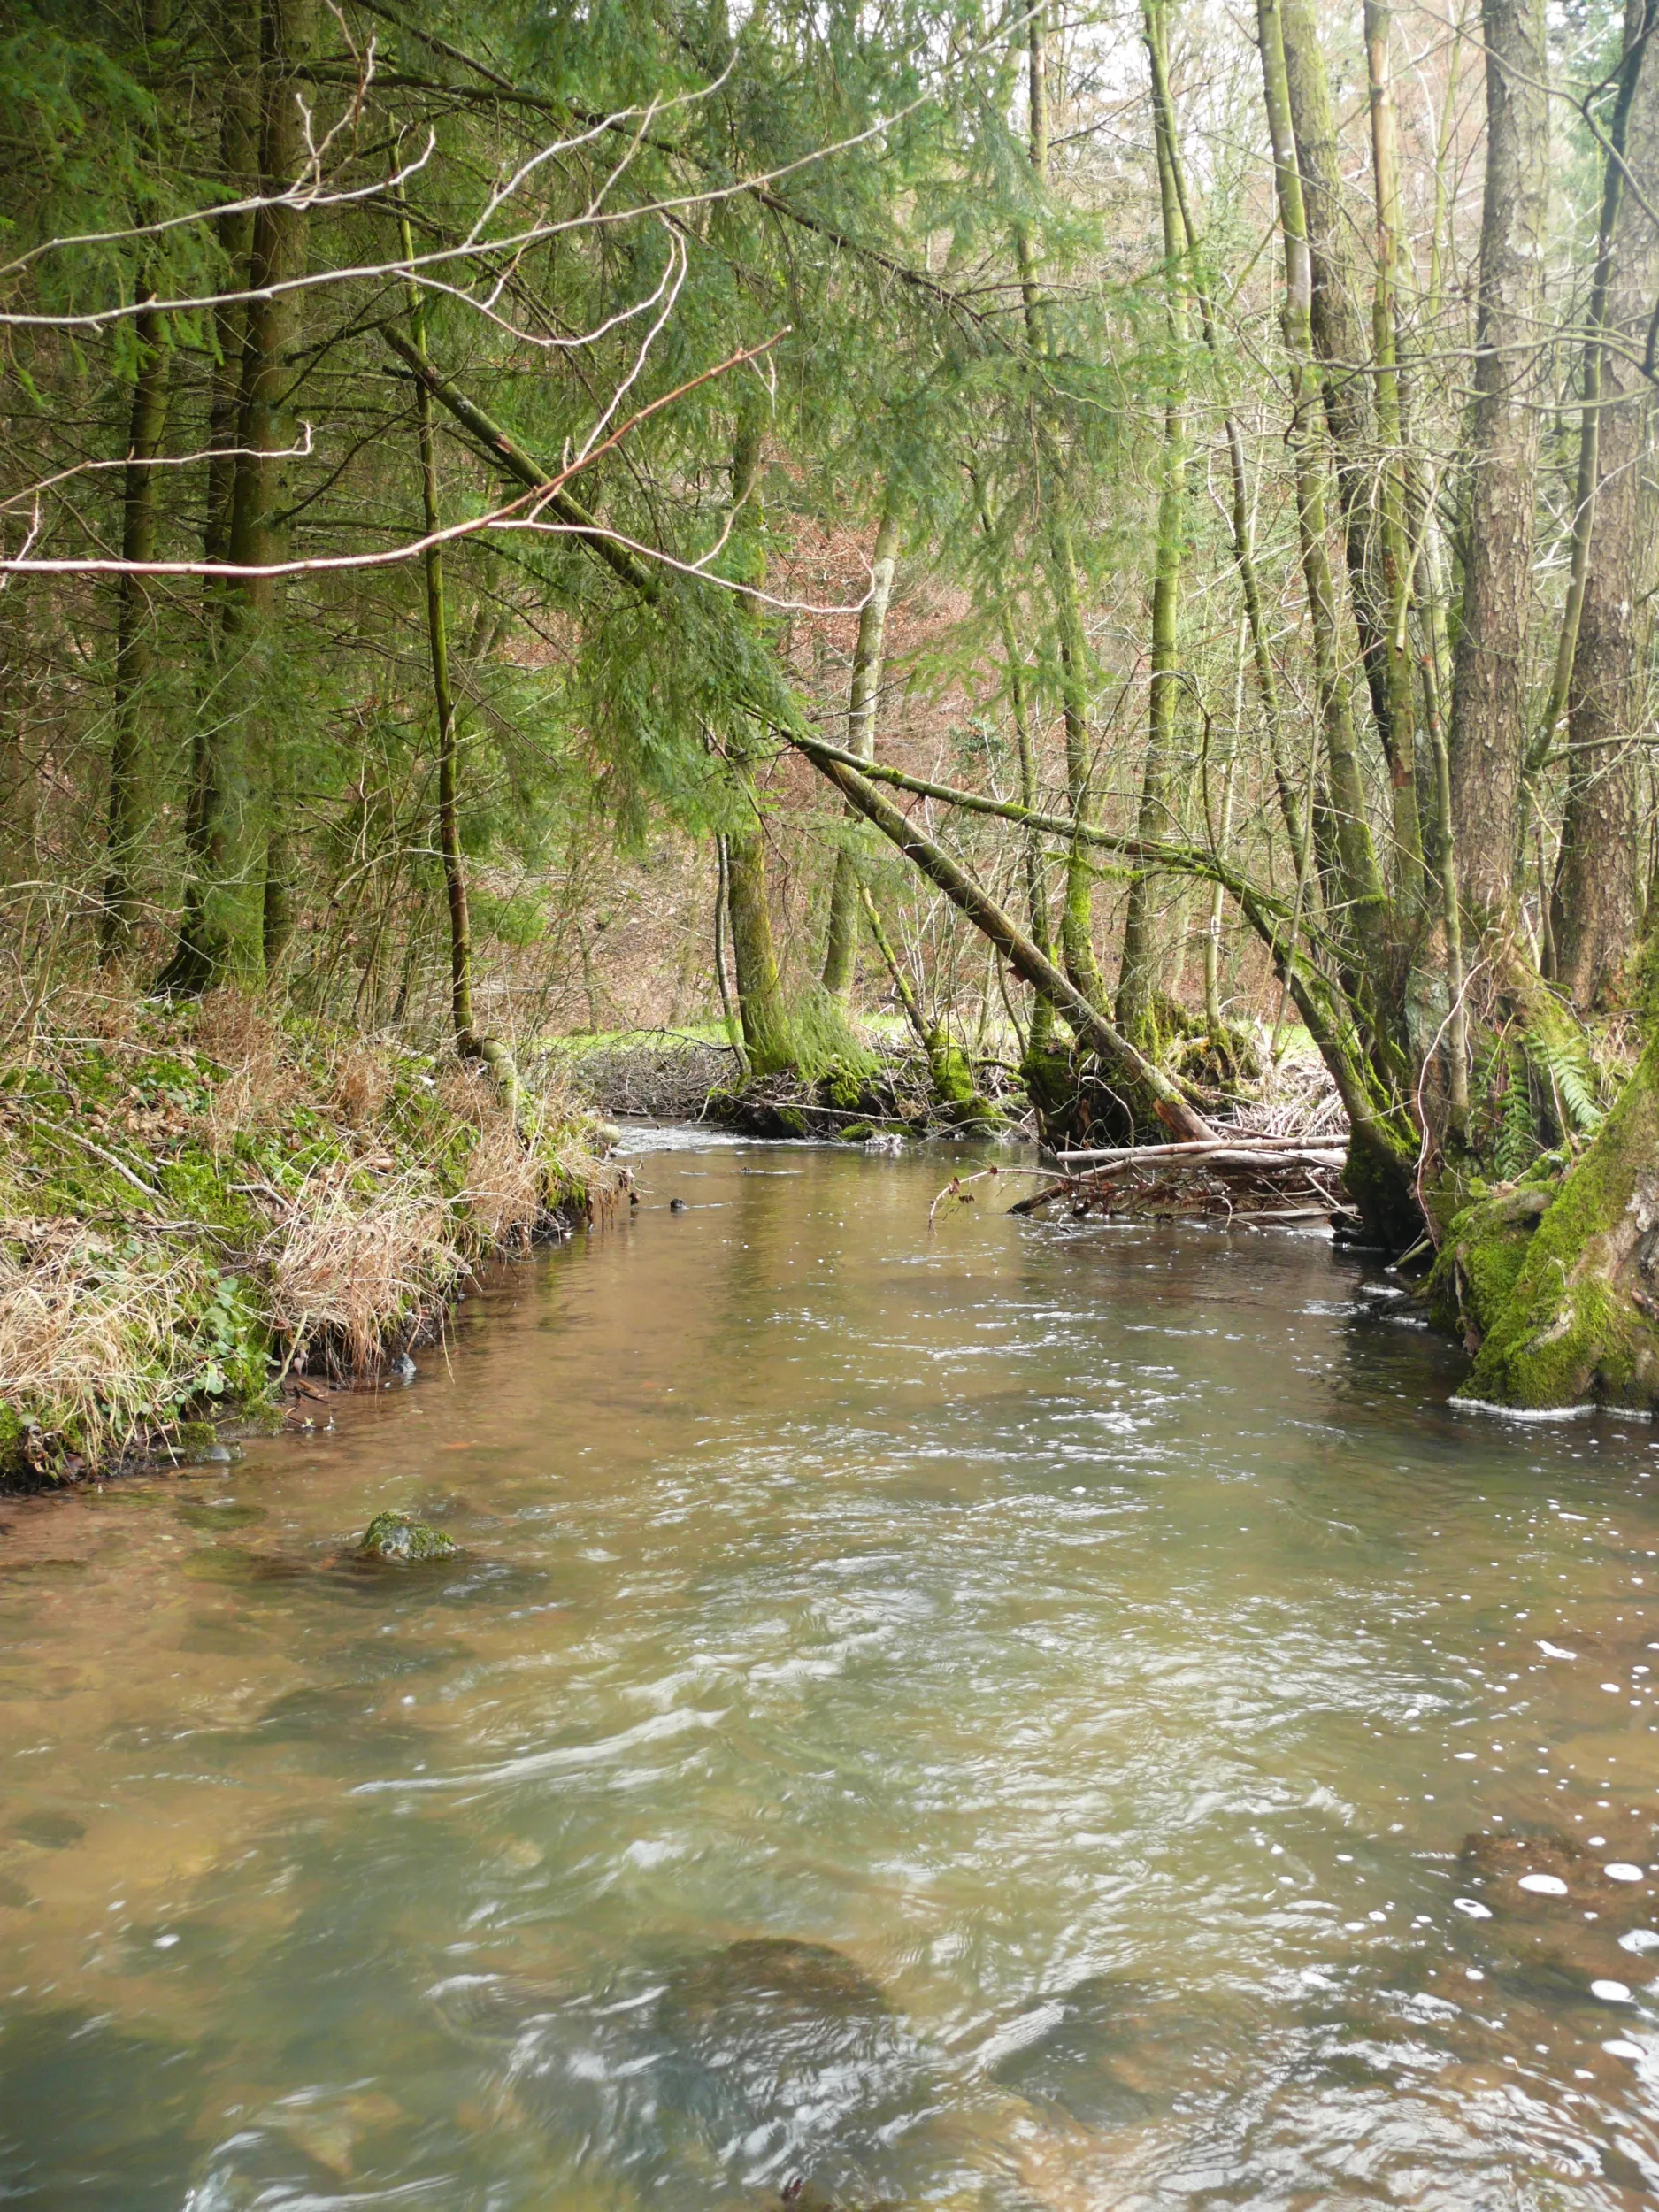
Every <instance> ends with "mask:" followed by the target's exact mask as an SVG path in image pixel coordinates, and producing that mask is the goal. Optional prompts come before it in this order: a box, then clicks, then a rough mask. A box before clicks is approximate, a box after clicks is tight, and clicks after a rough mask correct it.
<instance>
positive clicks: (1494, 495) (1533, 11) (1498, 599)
mask: <svg viewBox="0 0 1659 2212" xmlns="http://www.w3.org/2000/svg"><path fill="white" fill-rule="evenodd" d="M1481 26H1482V30H1483V33H1484V35H1485V40H1486V187H1485V195H1484V199H1483V203H1482V213H1481V226H1480V276H1479V310H1478V316H1477V324H1476V332H1475V374H1474V385H1475V405H1474V419H1473V424H1472V426H1471V435H1470V441H1469V447H1468V458H1469V475H1470V484H1469V497H1468V510H1467V520H1466V524H1465V526H1464V530H1463V605H1462V611H1461V616H1460V619H1459V623H1458V631H1457V640H1456V648H1455V657H1454V663H1453V677H1452V711H1451V726H1450V733H1449V749H1450V759H1451V784H1452V810H1453V817H1454V822H1455V832H1456V839H1457V853H1458V867H1459V872H1460V875H1461V878H1462V890H1463V902H1464V906H1465V909H1466V910H1467V912H1468V913H1469V915H1470V918H1471V921H1472V923H1473V926H1474V927H1475V929H1476V930H1477V931H1478V932H1483V933H1484V932H1486V931H1487V930H1489V929H1494V928H1496V929H1500V930H1502V931H1505V932H1509V931H1511V930H1512V928H1513V919H1514V911H1515V862H1516V855H1517V850H1518V849H1519V833H1520V818H1519V803H1520V790H1521V770H1522V765H1523V763H1524V761H1525V757H1526V750H1527V744H1526V732H1525V702H1526V649H1527V638H1528V632H1529V628H1530V620H1531V615H1532V537H1533V512H1534V503H1535V499H1536V487H1537V471H1538V412H1537V408H1536V406H1535V405H1534V400H1535V398H1536V396H1537V392H1538V385H1539V362H1540V354H1541V352H1542V350H1543V349H1542V346H1541V344H1540V333H1541V328H1542V318H1543V313H1544V251H1545V245H1546V227H1547V217H1548V188H1549V113H1548V94H1547V91H1546V81H1547V78H1548V60H1547V58H1546V55H1545V50H1544V8H1543V0H1482V6H1481Z"/></svg>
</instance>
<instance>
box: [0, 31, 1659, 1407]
mask: <svg viewBox="0 0 1659 2212" xmlns="http://www.w3.org/2000/svg"><path fill="white" fill-rule="evenodd" d="M6 19H7V20H6V25H5V29H4V39H3V40H0V72H3V81H4V115H5V123H4V134H3V135H0V205H3V206H4V218H5V222H4V238H3V240H0V256H3V258H0V345H3V346H4V398H3V400H0V405H3V407H4V423H5V435H4V459H3V461H0V468H3V470H4V481H3V482H0V655H3V656H4V694H3V699H4V705H3V717H4V727H3V730H0V787H3V789H4V803H3V807H0V931H3V932H4V941H5V947H6V961H7V966H8V969H9V971H10V973H9V978H8V980H7V983H6V986H5V991H6V999H7V1004H6V1014H5V1018H6V1020H7V1024H8V1032H9V1034H8V1042H7V1045H6V1047H5V1054H6V1057H7V1059H8V1061H9V1062H10V1063H11V1064H12V1074H10V1075H8V1077H7V1078H6V1081H7V1082H8V1084H10V1085H12V1093H11V1096H12V1102H13V1105H14V1106H16V1105H17V1102H19V1100H21V1099H22V1098H23V1097H24V1096H25V1094H27V1092H28V1087H29V1084H30V1082H31V1081H32V1080H33V1076H32V1074H31V1070H32V1069H33V1068H34V1066H35V1061H36V1059H37V1058H38V1057H39V1056H41V1055H42V1053H47V1050H48V1043H49V1041H50V1040H51V1039H52V1038H54V1037H56V1038H58V1039H59V1040H60V1041H61V1039H62V1038H63V1037H64V1036H67V1035H69V1034H71V1033H73V1032H74V1030H75V1026H76V1024H77V1022H81V1025H82V1026H83V1027H84V1026H85V1020H84V1018H83V1017H84V1010H85V1009H86V1008H87V1007H88V1005H90V1004H92V1003H93V1002H95V1001H98V1002H104V1003H114V1002H119V1001H120V1000H121V999H122V997H123V995H125V996H126V1000H127V1002H128V1005H129V1015H128V1017H127V1018H128V1019H134V1018H139V1017H137V1016H134V1015H131V1013H130V1008H131V1007H132V1006H141V1007H150V1008H160V1009H174V1010H180V1009H182V1010H189V1009H192V1008H197V1009H199V1008H204V1007H211V1006H212V1005H214V1004H216V1003H219V1004H228V1003H230V1002H233V1001H234V1002H236V1003H239V1004H241V1005H242V1006H243V1007H244V1008H251V1009H253V1010H256V1011H257V1010H274V1011H275V1012H277V1013H280V1016H281V1018H284V1019H288V1018H293V1019H296V1020H300V1021H304V1022H310V1023H313V1024H323V1025H327V1024H334V1025H342V1028H343V1031H344V1032H346V1033H350V1034H353V1035H359V1036H365V1037H366V1036H376V1037H388V1038H392V1039H395V1040H402V1041H403V1042H404V1043H406V1044H407V1045H409V1046H410V1047H411V1048H419V1049H420V1050H422V1051H424V1052H426V1053H427V1054H429V1055H432V1056H434V1059H433V1065H434V1067H437V1068H439V1069H441V1070H442V1069H444V1068H449V1069H453V1068H456V1067H459V1068H461V1069H463V1070H471V1071H475V1072H476V1073H477V1074H478V1075H479V1076H480V1079H482V1078H483V1077H484V1076H485V1075H486V1074H487V1075H488V1078H489V1079H490V1080H492V1081H493V1082H495V1084H496V1085H497V1086H498V1087H504V1089H505V1093H506V1094H508V1095H510V1097H511V1100H512V1101H513V1102H514V1103H513V1106H512V1111H513V1113H514V1114H515V1115H516V1114H517V1112H518V1104H517V1101H518V1086H519V1071H518V1059H519V1058H522V1057H523V1056H524V1054H525V1051H526V1048H528V1047H529V1046H531V1045H532V1044H534V1043H535V1042H536V1041H539V1040H541V1039H544V1038H546V1037H548V1036H549V1035H553V1034H557V1033H560V1032H564V1031H577V1030H591V1031H595V1032H600V1031H607V1032H608V1031H618V1030H644V1029H650V1028H658V1029H662V1028H667V1029H672V1028H674V1027H675V1026H677V1025H686V1026H688V1027H691V1028H696V1027H697V1025H702V1033H703V1034H705V1035H710V1036H713V1037H715V1038H717V1039H720V1040H724V1042H725V1044H726V1059H727V1063H728V1064H729V1067H730V1069H731V1071H732V1072H731V1079H730V1082H731V1087H732V1088H733V1089H734V1090H736V1091H739V1092H741V1091H742V1090H743V1089H744V1088H745V1087H756V1086H761V1087H764V1086H766V1085H768V1084H770V1085H771V1086H772V1090H771V1092H770V1093H768V1095H773V1096H780V1095H783V1094H784V1090H780V1088H779V1086H780V1083H783V1084H784V1087H785V1089H787V1086H788V1084H791V1083H792V1084H794V1085H795V1090H796V1093H798V1094H802V1095H807V1096H810V1095H813V1094H815V1093H816V1094H819V1095H824V1094H826V1087H830V1088H831V1089H833V1087H835V1086H837V1085H839V1086H841V1091H840V1092H838V1093H837V1095H841V1094H844V1095H845V1096H846V1097H848V1098H849V1099H853V1100H856V1097H857V1096H858V1095H859V1086H860V1084H861V1083H862V1082H864V1081H865V1080H866V1079H867V1078H868V1077H869V1074H870V1071H871V1069H872V1065H873V1064H874V1063H873V1061H872V1044H871V1038H872V1033H873V1032H872V1027H871V1024H872V1020H875V1019H878V1018H879V1019H885V1020H887V1022H888V1023H889V1025H894V1024H895V1023H896V1024H898V1025H902V1026H905V1027H906V1028H907V1030H908V1032H910V1033H913V1036H914V1040H915V1048H916V1051H917V1052H918V1054H919V1055H920V1060H921V1064H922V1065H923V1066H924V1067H925V1070H926V1077H927V1080H928V1081H929V1083H930V1084H931V1085H932V1087H933V1089H934V1091H935V1093H936V1094H937V1096H938V1099H939V1100H940V1101H941V1102H942V1104H943V1105H944V1106H945V1107H946V1108H953V1107H954V1108H955V1109H956V1110H966V1109H970V1108H972V1107H974V1106H975V1104H976V1102H980V1101H981V1098H982V1094H983V1093H985V1092H988V1091H993V1090H995V1091H997V1092H999V1093H1000V1094H1001V1095H1002V1096H1003V1097H1004V1098H1008V1097H1011V1098H1014V1099H1016V1100H1017V1101H1018V1102H1019V1103H1020V1105H1021V1108H1022V1110H1029V1112H1030V1113H1031V1114H1032V1115H1033V1117H1034V1119H1035V1125H1036V1126H1037V1127H1038V1128H1039V1130H1040V1131H1041V1135H1042V1137H1043V1139H1044V1141H1046V1142H1047V1143H1048V1145H1049V1146H1051V1147H1056V1146H1057V1147H1065V1146H1068V1145H1069V1146H1072V1147H1083V1148H1087V1147H1088V1146H1090V1145H1094V1146H1096V1147H1099V1146H1107V1147H1119V1148H1121V1147H1124V1146H1127V1145H1133V1144H1136V1143H1144V1142H1152V1143H1163V1144H1168V1143H1171V1142H1176V1143H1187V1144H1200V1143H1204V1142H1211V1143H1213V1142H1215V1141H1217V1133H1225V1131H1226V1130H1227V1129H1228V1128H1229V1127H1231V1126H1232V1125H1233V1110H1234V1107H1235V1106H1236V1104H1237V1102H1238V1101H1239V1100H1240V1098H1241V1097H1244V1096H1247V1095H1248V1094H1249V1093H1250V1090H1251V1086H1252V1085H1253V1084H1259V1083H1260V1082H1261V1081H1262V1079H1263V1077H1264V1076H1265V1075H1266V1074H1267V1073H1268V1071H1269V1070H1270V1068H1271V1064H1273V1063H1274V1062H1275V1060H1276V1058H1277V1056H1279V1054H1280V1053H1281V1052H1282V1051H1283V1050H1284V1049H1285V1048H1286V1046H1287V1045H1288V1044H1289V1043H1290V1042H1291V1041H1293V1039H1294V1041H1298V1042H1299V1043H1300V1045H1301V1046H1302V1048H1303V1049H1304V1050H1305V1051H1306V1052H1307V1053H1308V1054H1309V1055H1310V1056H1312V1055H1317V1059H1318V1062H1319V1063H1320V1064H1322V1067H1323V1070H1324V1071H1325V1073H1324V1078H1323V1079H1328V1084H1329V1086H1331V1087H1333V1089H1334V1093H1335V1096H1336V1100H1337V1101H1338V1102H1339V1103H1340V1118H1341V1121H1342V1123H1343V1124H1344V1125H1345V1127H1346V1136H1345V1139H1344V1142H1345V1147H1346V1164H1345V1169H1344V1179H1345V1184H1346V1190H1347V1194H1348V1202H1349V1203H1350V1204H1351V1206H1352V1208H1353V1210H1354V1213H1355V1217H1356V1225H1357V1233H1361V1234H1363V1237H1364V1239H1365V1240H1368V1241H1369V1242H1371V1244H1373V1245H1376V1246H1379V1247H1380V1248H1382V1249H1383V1250H1384V1251H1385V1252H1386V1254H1388V1255H1390V1256H1393V1257H1394V1258H1402V1257H1403V1258H1405V1259H1406V1260H1408V1261H1415V1263H1417V1267H1418V1269H1419V1271H1421V1270H1422V1269H1425V1268H1426V1267H1427V1266H1428V1265H1429V1264H1430V1263H1432V1283H1431V1293H1432V1298H1433V1301H1434V1305H1435V1310H1436V1313H1437V1316H1438V1317H1439V1319H1440V1322H1441V1324H1442V1325H1444V1326H1446V1327H1448V1328H1449V1329H1450V1330H1451V1331H1452V1332H1453V1333H1455V1335H1456V1336H1457V1337H1458V1338H1460V1339H1461V1340H1462V1341H1463V1343H1464V1345H1465V1347H1466V1348H1467V1349H1468V1350H1469V1351H1470V1352H1471V1353H1472V1354H1474V1356H1475V1367H1474V1372H1473V1377H1472V1379H1471V1384H1470V1386H1469V1387H1470V1390H1471V1394H1473V1395H1474V1396H1476V1397H1478V1398H1480V1399H1483V1400H1486V1401H1489V1402H1500V1403H1504V1404H1509V1405H1516V1406H1522V1407H1544V1406H1551V1405H1563V1404H1571V1403H1575V1402H1581V1401H1584V1400H1586V1399H1589V1398H1596V1399H1601V1400H1606V1401H1609V1402H1615V1403H1622V1404H1626V1405H1630V1406H1633V1407H1638V1408H1648V1407H1651V1406H1653V1405H1654V1404H1655V1402H1659V780H1656V778H1655V758H1654V751H1653V743H1654V733H1655V654H1654V642H1653V641H1654V636H1655V625H1654V622H1653V619H1652V615H1653V605H1654V594H1655V587H1656V586H1659V529H1655V517H1656V516H1659V476H1656V474H1655V452H1654V444H1653V437H1652V430H1653V424H1654V420H1655V409H1654V406H1653V395H1654V391H1655V382H1656V380H1659V37H1655V21H1656V19H1659V6H1655V0H1626V4H1625V5H1624V7H1623V9H1622V10H1621V9H1620V8H1618V7H1617V6H1607V5H1604V4H1602V0H1571V4H1564V5H1561V6H1557V7H1555V8H1554V9H1547V8H1546V7H1545V5H1544V4H1543V0H1448V8H1447V9H1446V10H1445V11H1444V12H1442V11H1441V10H1440V8H1439V7H1438V6H1435V5H1432V4H1426V0H1425V4H1409V5H1399V6H1393V7H1391V6H1389V5H1387V4H1385V0H1363V4H1362V0H1351V4H1346V5H1343V6H1341V7H1339V8H1335V9H1325V10H1321V9H1317V8H1316V7H1315V6H1313V5H1312V4H1311V0H1256V7H1255V9H1254V12H1252V11H1251V10H1250V9H1249V8H1248V7H1239V8H1233V7H1224V6H1221V5H1218V4H1216V0H1142V4H1141V8H1140V9H1139V12H1137V11H1136V10H1135V9H1134V8H1133V7H1132V6H1128V5H1123V4H1116V0H1112V4H1107V5H1104V6H1082V7H1071V6H1066V5H1062V4H1061V0H1034V4H1022V0H1010V4H1009V5H1008V6H1006V7H1004V8H1002V9H1001V10H997V9H989V10H987V9H986V8H985V7H984V6H983V5H982V4H981V0H892V4H884V5H880V6H876V7H864V8H857V9H847V8H842V7H841V6H839V5H834V4H832V5H830V6H827V7H825V6H812V7H796V6H795V5H794V4H793V0H768V4H765V5H756V6H753V7H752V8H750V9H748V10H747V11H746V10H745V9H744V8H742V7H741V6H732V5H729V4H728V0H683V4H682V0H592V4H585V5H580V6H579V5H574V4H572V5H565V4H556V5H553V6H551V7H544V8H541V9H533V8H530V7H528V6H526V5H524V4H522V0H396V4H380V0H338V4H335V0H261V4H258V5H249V6H247V7H245V8H243V9H241V10H232V11H225V10H222V9H217V8H209V7H206V6H203V5H201V4H198V0H121V4H104V0H97V4H87V0H74V4H56V0H21V4H19V0H12V6H11V7H9V8H8V9H7V10H6ZM100 994H101V995H102V999H101V1000H100ZM77 1010H80V1011H77ZM142 1018H144V1019H150V1018H151V1017H150V1016H148V1015H146V1016H143V1017H142ZM154 1018H155V1019H157V1020H159V1019H161V1018H162V1016H161V1015H159V1014H157V1015H156V1016H155V1017H154ZM250 1018H252V1017H251V1016H250ZM710 1025H713V1026H712V1027H710ZM48 1056H50V1055H48ZM80 1095H81V1094H79V1093H77V1094H76V1096H77V1098H79V1097H80ZM474 1118H476V1116H475V1117H474ZM14 1119H15V1116H14ZM106 1149H107V1148H106ZM14 1165H15V1163H14ZM116 1165H117V1167H118V1168H119V1169H120V1171H121V1172H122V1174H123V1175H125V1176H126V1177H127V1181H128V1182H131V1181H133V1180H134V1173H136V1179H137V1184H138V1187H139V1188H140V1189H141V1190H142V1189H144V1188H146V1187H148V1185H147V1182H146V1177H145V1171H144V1170H143V1168H142V1161H140V1163H139V1165H138V1168H137V1169H136V1171H134V1167H133V1164H132V1158H131V1157H129V1158H128V1160H127V1165H126V1166H125V1167H123V1166H122V1164H121V1160H120V1159H119V1158H118V1159H117V1161H116ZM19 1172H20V1171H19ZM273 1172H274V1171H273ZM11 1179H12V1186H13V1187H12V1193H11V1195H10V1197H9V1199H8V1210H10V1211H11V1212H12V1213H13V1214H14V1215H24V1216H27V1215H35V1216H39V1215H41V1214H42V1212H50V1209H51V1204H52V1203H57V1201H52V1202H42V1200H41V1196H40V1190H39V1187H38V1182H39V1179H38V1178H36V1179H35V1182H34V1183H27V1177H24V1178H23V1179H21V1180H19V1175H16V1174H14V1175H13V1176H12V1178H11ZM26 1183H27V1187H25V1184H26ZM31 1193H33V1196H31ZM127 1196H128V1200H129V1202H130V1193H129V1194H127ZM48 1241H50V1239H49V1240H48ZM31 1249H33V1250H35V1259H34V1260H33V1261H32V1260H31V1258H30V1251H31ZM44 1249H45V1246H44V1245H37V1248H30V1247H28V1245H27V1238H25V1240H24V1243H23V1244H21V1245H19V1244H18V1243H16V1241H15V1240H14V1242H13V1244H12V1249H11V1253H10V1256H9V1258H8V1266H9V1267H10V1268H11V1270H12V1278H9V1280H10V1279H15V1281H14V1285H13V1286H14V1289H15V1288H19V1286H21V1289H19V1294H21V1290H26V1289H27V1283H28V1279H29V1277H30V1275H31V1272H34V1273H35V1275H36V1276H38V1274H39V1266H40V1265H42V1264H44V1263H43V1262H40V1253H41V1252H42V1251H43V1250H44ZM37 1263H39V1264H37ZM301 1326H302V1332H303V1323H302V1325H301Z"/></svg>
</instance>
